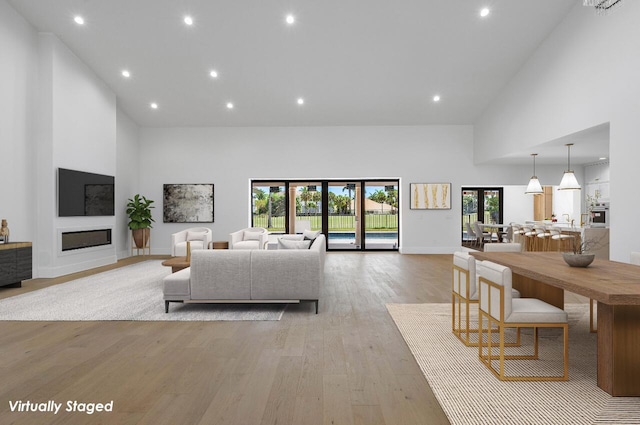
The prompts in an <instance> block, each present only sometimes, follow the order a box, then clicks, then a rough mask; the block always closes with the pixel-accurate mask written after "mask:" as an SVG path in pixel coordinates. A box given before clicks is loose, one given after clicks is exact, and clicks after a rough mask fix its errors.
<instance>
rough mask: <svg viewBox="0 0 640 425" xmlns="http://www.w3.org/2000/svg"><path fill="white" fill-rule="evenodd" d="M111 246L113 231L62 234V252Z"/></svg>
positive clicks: (85, 231)
mask: <svg viewBox="0 0 640 425" xmlns="http://www.w3.org/2000/svg"><path fill="white" fill-rule="evenodd" d="M103 245H111V229H96V230H81V231H74V232H62V251H63V252H64V251H72V250H75V249H83V248H90V247H94V246H103Z"/></svg>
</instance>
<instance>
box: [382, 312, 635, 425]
mask: <svg viewBox="0 0 640 425" xmlns="http://www.w3.org/2000/svg"><path fill="white" fill-rule="evenodd" d="M387 309H388V311H389V313H390V314H391V317H392V318H393V320H394V321H395V323H396V325H397V326H398V329H399V330H400V333H401V334H402V336H403V338H404V340H405V341H406V343H407V345H408V346H409V348H410V350H411V353H412V354H413V356H414V357H415V359H416V361H417V362H418V364H419V365H420V368H421V370H422V373H423V374H424V376H425V377H426V379H427V381H428V382H429V385H430V386H431V388H432V390H433V392H434V394H435V395H436V397H437V399H438V401H439V402H440V405H441V406H442V408H443V410H444V411H445V413H446V414H447V417H448V418H449V421H450V422H451V423H452V424H453V425H471V424H473V425H476V424H483V425H489V424H513V425H520V424H528V425H529V424H530V425H538V424H544V425H561V424H567V425H569V424H571V425H594V424H625V425H628V424H640V398H634V397H611V396H610V395H609V394H607V393H606V392H604V391H602V390H601V389H600V388H598V386H597V384H596V352H597V346H596V338H597V336H596V334H591V333H589V312H588V305H583V304H567V305H566V306H565V309H566V311H567V312H568V314H569V381H567V382H501V381H499V380H498V379H497V378H496V377H494V376H493V374H492V373H491V372H490V371H489V370H488V369H487V368H486V367H485V366H484V365H483V364H482V363H480V360H479V359H478V348H477V347H466V346H464V345H463V344H462V343H461V342H460V341H459V340H458V339H457V338H456V337H455V336H454V335H453V333H452V332H451V305H450V304H387ZM561 341H562V339H561V337H560V338H558V337H556V336H555V335H553V333H551V334H549V333H548V334H547V335H546V336H543V333H541V347H542V345H546V346H547V347H550V349H551V350H552V351H553V350H555V348H556V346H557V348H558V349H559V350H560V351H561V347H560V346H561ZM553 354H555V353H553ZM558 355H559V354H558Z"/></svg>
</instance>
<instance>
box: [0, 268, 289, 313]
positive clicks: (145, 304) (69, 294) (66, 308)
mask: <svg viewBox="0 0 640 425" xmlns="http://www.w3.org/2000/svg"><path fill="white" fill-rule="evenodd" d="M170 273H171V269H170V268H169V267H164V266H162V265H161V261H155V260H153V261H144V262H142V263H137V264H134V265H131V266H126V267H121V268H118V269H115V270H110V271H107V272H103V273H99V274H97V275H93V276H89V277H84V278H81V279H76V280H72V281H70V282H66V283H62V284H60V285H54V286H50V287H48V288H44V289H40V290H37V291H33V292H28V293H26V294H22V295H17V296H15V297H11V298H6V299H3V300H0V320H16V321H28V320H43V321H82V320H143V321H161V320H162V321H212V320H280V318H281V317H282V314H283V313H284V310H285V308H286V304H180V303H171V304H170V307H169V313H168V314H166V313H165V312H164V300H163V299H162V278H163V277H165V276H167V275H169V274H170ZM27 285H28V283H27Z"/></svg>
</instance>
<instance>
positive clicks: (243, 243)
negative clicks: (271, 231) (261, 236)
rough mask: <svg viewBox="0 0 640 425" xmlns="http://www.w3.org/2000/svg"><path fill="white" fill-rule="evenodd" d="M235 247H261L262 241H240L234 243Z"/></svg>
mask: <svg viewBox="0 0 640 425" xmlns="http://www.w3.org/2000/svg"><path fill="white" fill-rule="evenodd" d="M233 249H260V241H240V242H236V243H234V244H233Z"/></svg>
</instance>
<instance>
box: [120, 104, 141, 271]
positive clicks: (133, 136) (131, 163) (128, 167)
mask: <svg viewBox="0 0 640 425" xmlns="http://www.w3.org/2000/svg"><path fill="white" fill-rule="evenodd" d="M116 127H117V128H116V130H117V134H116V158H117V160H116V206H115V213H116V229H115V232H114V239H115V245H116V254H117V256H118V259H120V258H124V257H128V256H129V255H131V245H130V238H129V236H130V232H129V228H128V227H127V225H128V222H129V220H128V219H127V216H126V214H125V213H124V211H125V210H126V205H127V200H128V199H129V198H131V197H133V195H135V194H136V193H137V192H138V186H139V184H140V178H139V177H140V176H139V168H140V167H139V164H140V160H141V158H140V148H139V145H138V137H139V131H140V128H139V127H138V125H137V124H136V123H135V122H133V121H132V120H131V118H129V116H127V115H126V114H125V113H124V112H123V111H122V110H121V109H120V108H118V109H117V115H116Z"/></svg>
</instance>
